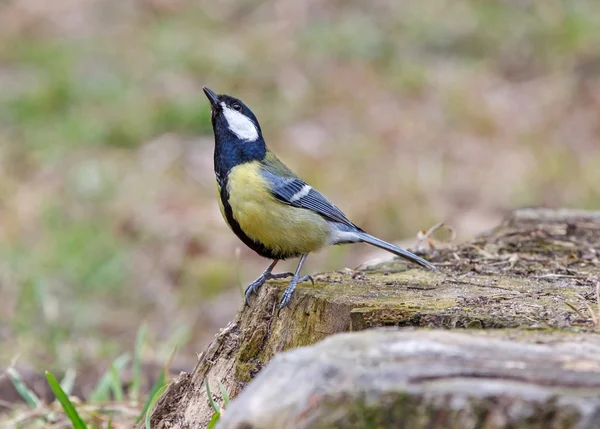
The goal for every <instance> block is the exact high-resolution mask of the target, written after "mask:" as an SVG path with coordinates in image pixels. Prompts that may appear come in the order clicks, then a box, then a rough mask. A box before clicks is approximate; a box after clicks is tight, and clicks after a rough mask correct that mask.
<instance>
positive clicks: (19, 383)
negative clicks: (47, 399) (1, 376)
mask: <svg viewBox="0 0 600 429" xmlns="http://www.w3.org/2000/svg"><path fill="white" fill-rule="evenodd" d="M6 373H7V374H8V378H10V381H11V382H12V384H13V386H15V389H17V392H19V395H21V397H22V398H23V400H24V401H25V402H26V403H27V405H29V406H30V407H33V408H36V407H38V406H39V405H40V398H38V397H37V395H36V394H35V392H33V391H32V390H31V389H29V387H27V386H26V385H25V383H23V380H22V379H21V376H20V375H19V373H18V372H17V370H16V369H14V368H12V367H11V368H8V369H7V370H6Z"/></svg>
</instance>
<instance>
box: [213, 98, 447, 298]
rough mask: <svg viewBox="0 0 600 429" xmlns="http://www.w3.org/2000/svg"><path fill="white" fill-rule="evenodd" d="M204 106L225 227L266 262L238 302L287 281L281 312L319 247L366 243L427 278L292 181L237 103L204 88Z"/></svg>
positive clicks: (427, 265)
mask: <svg viewBox="0 0 600 429" xmlns="http://www.w3.org/2000/svg"><path fill="white" fill-rule="evenodd" d="M203 89H204V93H205V94H206V96H207V97H208V99H209V101H210V105H211V120H212V127H213V131H214V135H215V152H214V163H215V175H216V191H217V200H218V202H219V207H220V209H221V214H222V215H223V218H224V219H225V222H227V224H228V225H229V227H230V228H231V229H232V230H233V232H234V233H235V235H237V236H238V238H239V239H240V240H242V241H243V242H244V244H246V246H248V247H249V248H251V249H252V250H254V251H255V252H256V253H258V254H259V255H261V256H263V257H265V258H268V259H272V262H271V263H270V264H269V266H268V267H267V269H266V270H265V271H264V272H263V273H262V274H261V275H260V277H258V278H257V279H256V280H255V281H253V282H252V283H250V285H249V286H248V287H247V288H246V292H245V302H246V304H248V298H249V297H250V295H251V294H252V293H255V292H257V290H258V288H260V287H261V286H262V285H263V284H264V283H265V281H267V280H269V279H279V278H285V277H290V276H291V277H292V279H291V281H290V283H289V285H288V286H287V288H286V289H285V291H284V292H283V296H282V298H281V302H280V304H279V308H283V307H285V306H286V305H287V304H288V303H289V301H290V299H291V297H292V293H293V292H294V289H295V288H296V285H297V284H298V283H299V282H304V281H307V280H310V281H311V282H312V283H313V284H314V280H313V279H312V277H310V276H303V277H300V270H301V269H302V265H303V264H304V261H305V260H306V257H307V255H308V254H309V253H311V252H314V251H316V250H319V249H321V248H322V247H324V246H328V245H333V244H345V243H357V242H363V243H369V244H371V245H373V246H376V247H379V248H381V249H384V250H387V251H388V252H391V253H393V254H395V255H398V256H400V257H402V258H404V259H407V260H409V261H411V262H414V263H416V264H418V265H420V266H422V267H424V268H427V269H429V270H435V269H436V268H435V267H434V266H433V265H432V264H430V263H429V262H427V261H426V260H424V259H423V258H420V257H418V256H417V255H414V254H412V253H411V252H408V251H406V250H404V249H401V248H399V247H397V246H394V245H393V244H390V243H386V242H385V241H383V240H380V239H379V238H376V237H373V236H372V235H369V234H367V233H366V232H365V231H363V230H362V229H361V228H359V227H358V226H356V225H354V224H353V223H352V222H350V220H348V218H347V217H346V215H344V213H342V212H341V210H340V209H338V208H337V207H336V206H334V205H333V204H331V203H330V202H329V201H328V200H327V199H326V198H325V197H324V196H323V195H321V194H320V193H319V192H317V191H316V190H315V189H314V188H312V187H311V186H310V185H308V184H306V182H304V181H303V180H302V179H300V178H299V177H298V176H296V175H295V174H294V173H293V172H292V171H291V170H290V169H289V168H288V167H286V166H285V164H283V163H282V162H281V161H280V160H279V159H278V158H277V157H276V156H275V155H274V154H273V153H272V152H271V151H270V150H269V149H268V148H267V146H266V144H265V140H264V139H263V135H262V131H261V129H260V125H259V123H258V120H257V119H256V116H255V115H254V113H252V111H251V110H250V109H249V108H248V106H246V105H245V104H244V103H243V102H242V101H241V100H239V99H237V98H234V97H231V96H229V95H225V94H221V95H217V94H216V93H215V92H214V91H212V90H211V89H209V88H207V87H204V88H203ZM296 257H300V262H299V263H298V267H297V268H296V272H295V273H280V274H273V273H272V271H273V268H274V267H275V265H277V262H279V261H280V260H282V259H288V258H296Z"/></svg>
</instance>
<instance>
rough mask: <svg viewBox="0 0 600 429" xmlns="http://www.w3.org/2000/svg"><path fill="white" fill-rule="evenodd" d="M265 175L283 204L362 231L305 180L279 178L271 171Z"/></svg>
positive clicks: (265, 172)
mask: <svg viewBox="0 0 600 429" xmlns="http://www.w3.org/2000/svg"><path fill="white" fill-rule="evenodd" d="M263 174H264V176H265V178H266V179H267V180H268V182H269V184H270V185H271V192H272V193H273V196H275V198H277V199H278V200H279V201H281V202H282V203H285V204H289V205H291V206H294V207H300V208H303V209H308V210H312V211H314V212H316V213H318V214H320V215H321V216H323V217H324V218H326V219H328V220H331V221H333V222H338V223H341V224H344V225H347V226H349V227H352V229H355V228H356V229H358V230H360V228H358V227H357V226H356V225H354V224H353V223H352V222H350V220H349V219H348V218H347V217H346V215H345V214H344V213H343V212H342V211H341V210H340V209H338V208H337V207H336V206H334V205H333V204H331V203H330V202H329V201H328V200H327V198H325V197H324V196H323V195H322V194H321V193H319V192H318V191H316V190H314V189H313V188H312V187H311V186H310V185H307V184H306V183H305V182H304V181H303V180H301V179H299V178H297V177H281V176H277V175H276V174H273V173H271V172H269V171H263Z"/></svg>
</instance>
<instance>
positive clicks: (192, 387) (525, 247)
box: [152, 210, 600, 429]
mask: <svg viewBox="0 0 600 429" xmlns="http://www.w3.org/2000/svg"><path fill="white" fill-rule="evenodd" d="M599 255H600V212H585V211H568V210H561V211H551V210H521V211H517V212H515V213H513V214H512V215H511V216H510V217H508V218H507V219H506V221H505V222H504V223H503V224H502V225H500V226H499V227H498V228H496V229H494V230H493V231H491V232H489V233H486V234H484V235H482V236H481V237H479V238H477V239H476V240H473V241H471V242H468V243H464V244H461V245H458V246H456V247H453V248H449V249H443V250H433V251H430V252H429V253H428V254H427V255H425V256H426V257H427V258H428V259H429V260H430V261H432V262H434V263H435V264H436V265H437V266H438V267H439V268H440V272H438V273H430V272H426V271H422V270H419V269H414V268H412V267H408V268H410V269H407V266H406V265H405V264H404V263H402V262H401V261H393V262H390V263H385V264H381V265H380V266H377V267H373V268H371V269H370V270H368V271H351V270H342V271H339V272H334V273H326V274H321V275H316V276H314V278H315V286H314V287H313V286H311V285H310V283H309V284H301V285H299V286H298V288H297V290H296V292H295V294H294V297H293V299H292V302H291V304H290V306H289V307H288V308H285V309H283V310H281V311H279V310H277V309H276V308H277V303H278V301H279V299H280V296H281V293H282V291H283V289H284V288H285V286H286V282H285V281H273V282H269V283H267V284H265V285H264V286H263V287H262V288H261V290H260V293H259V295H258V296H254V297H253V299H252V300H251V302H250V306H248V307H243V308H242V309H241V310H240V312H239V313H238V314H237V316H236V317H235V319H234V320H233V321H232V322H230V323H229V324H228V325H227V326H226V327H225V328H224V329H223V330H222V331H221V332H220V333H219V334H217V335H216V337H215V339H214V340H213V342H212V343H211V344H210V345H209V347H208V349H207V350H206V351H204V352H203V353H202V354H201V356H200V358H199V361H198V364H197V366H196V368H195V369H194V370H193V372H192V373H190V374H182V375H181V376H180V377H178V378H177V379H176V380H175V381H173V383H172V384H171V386H170V387H169V388H168V389H167V391H166V393H165V395H164V396H163V397H162V398H161V400H160V401H159V403H158V404H157V406H156V408H155V411H154V413H153V417H152V422H153V426H152V427H155V428H171V427H173V428H203V427H206V425H207V423H208V421H209V419H210V416H211V415H212V410H211V409H210V405H209V403H208V400H207V397H206V390H205V387H204V380H205V379H208V380H209V382H210V384H211V386H213V389H212V390H213V393H215V394H216V393H217V392H218V390H219V389H218V387H217V386H218V383H219V382H222V383H223V385H224V386H225V387H226V388H227V389H228V391H229V392H230V393H231V395H232V396H234V397H235V396H237V395H238V394H239V393H240V392H241V391H242V389H244V388H245V387H246V385H247V384H248V382H250V381H251V380H252V379H253V378H254V377H255V376H256V375H257V374H258V373H259V372H260V371H261V369H262V368H263V367H264V366H265V365H266V364H267V363H268V362H269V361H270V360H271V358H272V357H273V356H274V355H275V354H276V353H278V352H281V351H284V350H289V349H292V348H296V347H298V346H305V345H311V344H314V343H316V342H318V341H320V340H322V339H324V338H325V337H328V336H330V335H332V334H336V333H340V332H347V331H361V330H364V329H367V328H371V327H378V326H399V327H407V326H413V327H426V328H449V329H453V328H474V329H469V330H462V331H461V332H465V333H469V335H481V334H486V335H487V334H488V333H490V335H494V334H496V335H500V336H501V337H503V338H506V339H507V340H508V339H511V340H512V341H516V342H525V343H528V340H527V338H530V334H531V330H532V329H536V330H543V331H544V332H546V333H547V335H550V336H551V338H550V339H549V340H548V341H553V340H552V335H556V336H557V338H558V336H561V335H565V334H566V333H575V332H591V331H592V330H593V328H594V326H593V318H594V317H595V315H593V313H592V312H591V311H590V309H592V310H593V309H596V311H597V306H596V305H597V303H596V283H597V281H598V279H599V277H600V262H599ZM588 306H589V308H588ZM592 316H594V317H592ZM440 334H441V335H443V334H448V332H441V333H440ZM580 335H587V336H589V337H590V338H595V336H594V335H593V334H591V333H585V334H580ZM478 341H485V338H484V339H480V340H478ZM578 341H579V340H578ZM594 341H596V340H594ZM525 348H527V347H525ZM524 353H526V352H525V351H524ZM464 363H465V365H467V364H468V361H467V360H465V361H464ZM423 365H427V362H424V363H423ZM457 365H458V364H457ZM502 377H504V375H502ZM473 388H474V389H475V388H477V387H475V386H474V387H473ZM407 393H409V392H407ZM281 394H282V395H284V392H281ZM215 399H217V400H219V399H220V397H219V396H218V395H215ZM233 407H234V404H232V409H234V408H233ZM226 413H227V412H226ZM248 427H253V426H248ZM257 427H261V426H257ZM286 427H295V426H286ZM298 427H302V426H298ZM418 427H419V426H417V427H415V429H418ZM482 427H483V426H482ZM484 427H490V428H491V427H504V426H484ZM515 427H519V426H515ZM523 427H526V426H523ZM560 427H571V426H560ZM573 427H574V426H573ZM599 427H600V426H599Z"/></svg>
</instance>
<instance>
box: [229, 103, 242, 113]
mask: <svg viewBox="0 0 600 429" xmlns="http://www.w3.org/2000/svg"><path fill="white" fill-rule="evenodd" d="M231 107H233V108H234V109H235V110H237V111H238V112H241V111H242V105H241V104H240V103H233V104H232V105H231Z"/></svg>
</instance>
